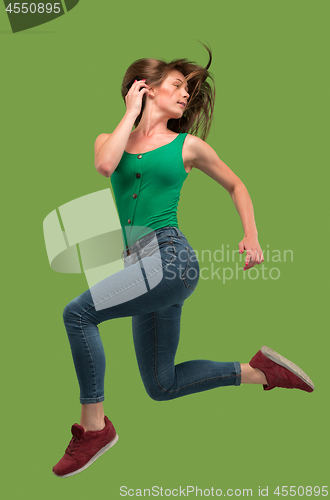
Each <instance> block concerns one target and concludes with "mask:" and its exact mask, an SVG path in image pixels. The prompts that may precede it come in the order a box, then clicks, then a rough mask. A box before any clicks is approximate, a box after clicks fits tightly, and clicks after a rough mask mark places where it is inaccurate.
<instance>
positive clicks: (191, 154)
mask: <svg viewBox="0 0 330 500" xmlns="http://www.w3.org/2000/svg"><path fill="white" fill-rule="evenodd" d="M209 147H210V146H209V145H208V144H207V143H206V142H205V141H203V140H202V139H200V138H199V137H197V136H196V135H192V134H188V135H187V137H186V139H185V141H184V149H183V153H184V161H185V162H186V163H187V164H189V165H191V167H196V164H195V160H196V159H197V158H198V157H199V156H200V155H201V152H202V151H204V150H205V149H206V148H209Z"/></svg>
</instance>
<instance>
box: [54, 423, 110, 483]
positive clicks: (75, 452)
mask: <svg viewBox="0 0 330 500" xmlns="http://www.w3.org/2000/svg"><path fill="white" fill-rule="evenodd" d="M104 421H105V427H104V429H102V430H101V431H87V432H85V429H84V428H83V427H82V426H81V425H78V424H73V426H72V427H71V432H72V439H71V441H70V443H69V446H68V447H67V449H66V450H65V453H64V455H63V457H62V458H61V460H60V461H59V462H58V463H57V464H56V465H55V466H54V467H53V473H54V474H55V476H59V477H69V476H73V475H74V474H78V472H81V471H83V470H85V469H87V467H89V466H90V465H91V464H92V463H93V462H94V461H95V460H96V459H97V458H99V457H100V456H101V455H103V453H105V452H106V451H107V450H109V448H111V447H112V446H113V445H114V444H116V443H117V441H118V436H117V434H116V431H115V428H114V426H113V425H112V423H111V422H110V420H109V419H108V417H104Z"/></svg>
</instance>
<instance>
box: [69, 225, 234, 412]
mask: <svg viewBox="0 0 330 500" xmlns="http://www.w3.org/2000/svg"><path fill="white" fill-rule="evenodd" d="M123 257H124V269H122V270H121V271H119V272H117V273H115V274H113V275H111V276H109V277H107V278H105V279H104V280H102V281H100V282H99V283H97V284H96V285H94V286H93V287H91V288H90V289H89V290H87V291H86V292H84V293H83V294H82V295H80V296H79V297H77V298H75V299H73V300H72V301H71V302H69V304H68V305H67V306H66V307H65V309H64V313H63V318H64V323H65V327H66V330H67V334H68V337H69V342H70V347H71V351H72V355H73V361H74V365H75V369H76V373H77V377H78V381H79V386H80V402H81V403H82V404H89V403H99V402H101V401H103V400H104V374H105V354H104V349H103V345H102V341H101V338H100V334H99V330H98V327H97V325H98V324H100V323H102V322H103V321H107V320H109V319H112V318H120V317H126V316H132V326H133V338H134V346H135V351H136V357H137V362H138V366H139V370H140V374H141V377H142V381H143V383H144V386H145V389H146V391H147V393H148V395H149V396H150V397H151V398H152V399H154V400H156V401H163V400H168V399H174V398H178V397H181V396H185V395H187V394H192V393H195V392H200V391H206V390H208V389H213V388H215V387H220V386H227V385H240V383H241V366H240V363H238V362H237V361H235V362H218V361H207V360H194V361H186V362H184V363H180V364H177V365H175V364H174V359H175V354H176V350H177V347H178V343H179V336H180V318H181V311H182V306H183V303H184V301H185V300H186V299H187V298H188V297H189V296H190V295H191V294H192V293H193V291H194V289H195V288H196V285H197V283H198V279H199V264H198V260H197V258H196V255H195V253H194V250H193V249H192V247H191V246H190V244H189V243H188V240H187V239H186V237H185V236H184V234H183V233H182V232H181V231H180V230H179V229H178V228H176V227H164V228H161V229H157V230H156V231H153V232H152V233H150V234H148V235H146V236H143V237H142V238H140V239H139V240H138V241H137V242H136V243H135V244H134V245H132V246H131V247H130V248H129V249H128V250H126V251H124V252H123ZM198 313H199V314H203V311H198V312H196V314H198ZM201 333H202V332H201Z"/></svg>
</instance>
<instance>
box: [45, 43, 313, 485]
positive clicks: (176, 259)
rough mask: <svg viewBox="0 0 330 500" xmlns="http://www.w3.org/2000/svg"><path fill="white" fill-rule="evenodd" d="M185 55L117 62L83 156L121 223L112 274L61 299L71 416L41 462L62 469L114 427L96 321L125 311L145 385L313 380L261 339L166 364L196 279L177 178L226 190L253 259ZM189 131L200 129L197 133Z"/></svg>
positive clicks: (74, 465)
mask: <svg viewBox="0 0 330 500" xmlns="http://www.w3.org/2000/svg"><path fill="white" fill-rule="evenodd" d="M207 50H208V52H209V63H208V64H207V66H206V67H205V68H204V67H202V66H199V65H197V64H196V63H193V62H190V61H188V60H186V59H177V60H174V61H171V62H170V63H166V62H164V61H160V60H157V59H140V60H138V61H136V62H134V63H133V64H132V65H131V66H130V67H129V68H128V70H127V71H126V74H125V76H124V79H123V82H122V88H121V91H122V96H123V98H124V100H125V104H126V112H125V114H124V116H123V118H122V120H121V121H120V123H119V124H118V126H117V127H116V129H115V130H114V131H113V132H112V133H111V134H101V135H99V136H98V137H97V139H96V141H95V167H96V169H97V171H98V172H99V173H100V174H101V175H103V176H105V177H111V184H112V187H113V192H114V195H115V200H116V205H117V210H118V214H119V219H120V224H121V228H122V238H123V243H124V250H123V253H122V257H123V260H124V269H122V270H121V271H119V272H117V273H114V274H112V275H111V276H109V277H107V278H105V279H104V280H102V281H101V282H99V283H97V284H96V285H94V286H93V287H91V289H89V290H87V291H86V292H84V293H83V294H82V295H80V296H79V297H77V298H75V299H74V300H72V301H71V302H70V303H69V304H68V305H67V306H66V307H65V309H64V314H63V317H64V323H65V327H66V330H67V334H68V338H69V342H70V347H71V351H72V356H73V360H74V365H75V369H76V373H77V377H78V381H79V386H80V403H81V418H80V425H78V424H74V425H73V426H72V428H71V430H72V439H71V441H70V443H69V445H68V447H67V449H66V451H65V454H64V456H63V458H62V459H61V460H60V461H59V462H58V463H57V464H56V465H55V466H54V467H53V473H54V474H55V475H57V476H61V477H68V476H72V475H74V474H77V473H78V472H81V471H82V470H84V469H86V468H87V467H88V466H89V465H91V464H92V463H93V462H94V460H96V459H97V458H98V457H99V456H101V455H102V454H103V453H104V452H105V451H107V450H108V449H109V448H111V447H112V446H113V445H114V444H115V443H116V442H117V440H118V436H117V434H116V431H115V429H114V426H113V424H112V423H111V421H110V420H109V419H108V418H107V417H106V416H105V415H104V410H103V401H104V374H105V354H104V350H103V345H102V341H101V338H100V335H99V330H98V326H97V325H98V324H100V323H102V322H103V321H107V320H109V319H112V318H120V317H127V316H131V317H132V329H133V338H134V346H135V351H136V356H137V362H138V366H139V370H140V374H141V377H142V381H143V384H144V386H145V389H146V391H147V393H148V395H149V396H150V397H151V398H152V399H154V400H156V401H164V400H170V399H174V398H179V397H181V396H186V395H187V394H193V393H195V392H200V391H206V390H209V389H214V388H216V387H222V386H228V385H234V386H239V385H240V384H261V385H263V388H264V390H271V389H273V388H275V387H285V388H291V389H292V388H297V389H301V390H303V391H306V392H312V391H313V390H314V385H313V382H312V381H311V380H310V378H309V377H308V376H307V375H306V374H305V373H304V372H303V371H302V370H301V369H300V368H299V367H298V366H297V365H295V364H294V363H292V362H291V361H289V360H287V359H286V358H284V357H283V356H281V355H280V354H278V353H277V352H275V351H273V350H272V349H270V348H269V347H266V346H262V347H261V349H260V350H259V351H258V352H257V353H256V354H255V355H254V356H253V357H252V359H251V361H250V362H249V363H243V364H241V363H239V362H238V361H234V362H221V361H207V360H194V361H187V362H184V363H180V364H177V365H175V363H174V360H175V354H176V350H177V347H178V342H179V335H180V317H181V311H182V306H183V304H184V301H185V300H186V299H187V298H188V297H189V296H190V295H191V294H192V293H193V291H194V289H195V288H196V285H197V282H198V279H199V264H198V260H197V258H196V254H195V253H194V250H193V248H192V247H191V245H190V244H189V242H188V240H187V238H186V236H185V235H184V234H183V233H182V232H181V230H180V229H179V227H178V222H177V206H178V201H179V197H180V191H181V188H182V185H183V182H184V181H185V179H186V178H187V176H188V175H189V174H190V175H193V172H191V171H193V169H199V170H200V171H202V172H204V173H205V174H206V175H208V176H210V177H211V178H212V179H213V180H215V181H216V182H218V183H219V184H220V185H221V186H222V187H224V188H225V189H226V190H227V191H228V193H229V194H230V196H231V198H232V200H233V203H234V206H235V207H236V209H237V211H238V213H239V216H240V219H241V222H242V226H243V233H244V236H243V239H242V240H241V241H240V242H239V244H238V247H239V251H240V253H244V252H245V251H246V259H245V266H244V270H247V269H250V268H252V267H253V266H255V265H256V264H260V263H261V262H263V260H264V258H263V254H262V250H261V247H260V245H259V242H258V233H257V228H256V223H255V219H254V212H253V206H252V202H251V199H250V196H249V194H248V191H247V189H246V187H245V186H244V184H243V182H242V181H241V180H240V179H239V178H238V177H237V176H236V175H235V174H234V173H233V172H232V170H231V169H230V168H229V167H228V166H227V165H225V163H223V162H222V161H221V160H220V158H219V157H218V155H217V154H216V152H215V151H214V150H213V149H212V148H211V147H210V146H209V145H208V144H207V143H206V142H204V139H205V138H206V137H207V134H208V132H209V129H210V125H211V120H212V115H213V109H214V96H215V91H214V84H213V79H212V76H211V74H210V73H209V71H208V68H209V67H210V64H211V60H212V55H211V51H210V50H209V49H207ZM197 134H198V135H200V136H201V138H199V137H197Z"/></svg>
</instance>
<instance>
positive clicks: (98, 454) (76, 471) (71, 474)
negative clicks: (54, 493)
mask: <svg viewBox="0 0 330 500" xmlns="http://www.w3.org/2000/svg"><path fill="white" fill-rule="evenodd" d="M118 439H119V436H118V434H116V435H115V437H114V438H113V440H112V441H110V443H108V444H106V445H105V446H103V448H101V449H100V450H99V451H98V452H97V453H95V455H94V456H93V457H92V458H91V459H90V461H89V462H87V464H85V465H84V466H83V467H81V468H80V469H78V470H75V471H74V472H70V473H69V474H65V475H64V476H58V475H57V474H55V472H54V471H53V474H54V475H55V476H56V477H70V476H74V475H75V474H79V472H82V471H83V470H85V469H87V467H89V466H90V465H92V463H93V462H95V460H97V459H98V458H99V457H100V456H101V455H103V453H105V452H106V451H108V450H109V449H110V448H111V447H112V446H113V445H115V444H116V443H117V441H118Z"/></svg>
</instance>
